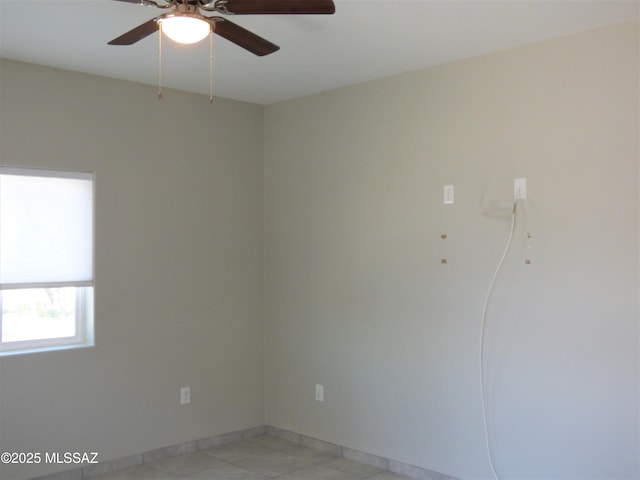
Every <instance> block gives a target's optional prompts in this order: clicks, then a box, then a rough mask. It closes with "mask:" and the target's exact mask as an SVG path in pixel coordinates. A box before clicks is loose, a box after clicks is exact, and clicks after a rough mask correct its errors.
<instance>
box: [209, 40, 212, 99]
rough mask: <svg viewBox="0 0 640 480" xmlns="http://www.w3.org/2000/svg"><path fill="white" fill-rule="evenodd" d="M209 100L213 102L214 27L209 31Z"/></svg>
mask: <svg viewBox="0 0 640 480" xmlns="http://www.w3.org/2000/svg"><path fill="white" fill-rule="evenodd" d="M209 102H211V103H213V28H212V29H211V31H209Z"/></svg>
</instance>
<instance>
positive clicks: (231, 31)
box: [209, 17, 280, 57]
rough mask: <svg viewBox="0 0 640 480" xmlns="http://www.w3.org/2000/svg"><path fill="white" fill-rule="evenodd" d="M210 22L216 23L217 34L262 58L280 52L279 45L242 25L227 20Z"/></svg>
mask: <svg viewBox="0 0 640 480" xmlns="http://www.w3.org/2000/svg"><path fill="white" fill-rule="evenodd" d="M209 20H210V21H211V22H212V23H214V25H213V27H214V30H213V31H214V32H215V33H217V34H218V35H220V36H221V37H223V38H226V39H227V40H229V41H230V42H233V43H235V44H236V45H238V46H240V47H242V48H244V49H245V50H249V51H250V52H251V53H254V54H256V55H258V56H260V57H262V56H264V55H269V54H270V53H273V52H276V51H278V50H280V47H279V46H278V45H275V44H273V43H271V42H270V41H268V40H265V39H264V38H262V37H259V36H258V35H256V34H255V33H252V32H250V31H249V30H246V29H244V28H242V27H241V26H240V25H236V24H235V23H233V22H230V21H229V20H227V19H226V18H222V17H209Z"/></svg>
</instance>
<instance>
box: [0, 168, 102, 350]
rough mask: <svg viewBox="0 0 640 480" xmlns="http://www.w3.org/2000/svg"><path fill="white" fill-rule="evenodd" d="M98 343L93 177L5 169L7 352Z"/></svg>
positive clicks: (0, 259) (1, 294)
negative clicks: (96, 341) (95, 296)
mask: <svg viewBox="0 0 640 480" xmlns="http://www.w3.org/2000/svg"><path fill="white" fill-rule="evenodd" d="M90 345H93V174H91V173H81V172H61V171H52V170H37V169H28V168H12V167H3V166H0V355H8V354H16V353H27V352H34V351H43V350H55V349H62V348H74V347H84V346H90Z"/></svg>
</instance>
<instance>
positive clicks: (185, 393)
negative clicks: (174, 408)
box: [180, 387, 191, 405]
mask: <svg viewBox="0 0 640 480" xmlns="http://www.w3.org/2000/svg"><path fill="white" fill-rule="evenodd" d="M188 403H191V387H182V388H181V389H180V405H186V404H188Z"/></svg>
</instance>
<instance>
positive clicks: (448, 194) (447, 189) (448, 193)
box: [442, 185, 453, 205]
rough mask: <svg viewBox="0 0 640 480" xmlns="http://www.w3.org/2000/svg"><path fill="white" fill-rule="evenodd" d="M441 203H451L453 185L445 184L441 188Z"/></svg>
mask: <svg viewBox="0 0 640 480" xmlns="http://www.w3.org/2000/svg"><path fill="white" fill-rule="evenodd" d="M442 203H444V204H445V205H452V204H453V185H445V186H444V187H443V189H442Z"/></svg>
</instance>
